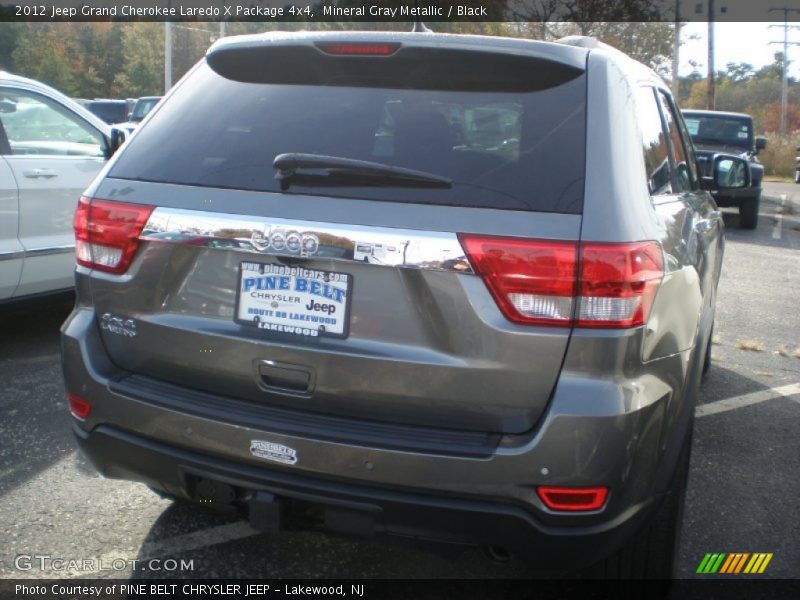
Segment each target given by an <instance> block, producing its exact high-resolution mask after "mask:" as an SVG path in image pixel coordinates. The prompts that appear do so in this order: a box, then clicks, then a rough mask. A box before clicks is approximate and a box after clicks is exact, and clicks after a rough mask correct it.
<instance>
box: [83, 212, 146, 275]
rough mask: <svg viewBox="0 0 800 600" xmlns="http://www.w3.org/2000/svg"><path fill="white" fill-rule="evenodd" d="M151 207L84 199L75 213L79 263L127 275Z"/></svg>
mask: <svg viewBox="0 0 800 600" xmlns="http://www.w3.org/2000/svg"><path fill="white" fill-rule="evenodd" d="M152 212H153V207H152V206H143V205H141V204H128V203H126V202H112V201H110V200H96V199H93V198H85V197H81V199H80V200H79V201H78V208H77V210H76V211H75V222H74V225H75V257H76V260H77V261H78V264H81V265H83V266H85V267H91V268H92V269H98V270H100V271H108V272H109V273H124V272H125V271H126V270H127V269H128V267H129V266H130V264H131V261H132V260H133V257H134V256H135V254H136V249H137V248H138V247H139V235H140V234H141V233H142V229H143V228H144V226H145V224H146V223H147V220H148V219H149V218H150V213H152Z"/></svg>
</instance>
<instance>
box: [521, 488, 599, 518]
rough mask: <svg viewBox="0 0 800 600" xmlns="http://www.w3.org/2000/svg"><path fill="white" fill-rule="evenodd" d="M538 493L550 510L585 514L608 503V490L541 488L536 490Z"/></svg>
mask: <svg viewBox="0 0 800 600" xmlns="http://www.w3.org/2000/svg"><path fill="white" fill-rule="evenodd" d="M536 493H537V494H539V498H541V500H542V502H544V505H545V506H546V507H547V508H549V509H550V510H560V511H567V512H583V511H590V510H599V509H601V508H602V507H603V505H604V504H605V503H606V498H607V497H608V488H607V487H589V488H572V487H553V486H540V487H538V488H536Z"/></svg>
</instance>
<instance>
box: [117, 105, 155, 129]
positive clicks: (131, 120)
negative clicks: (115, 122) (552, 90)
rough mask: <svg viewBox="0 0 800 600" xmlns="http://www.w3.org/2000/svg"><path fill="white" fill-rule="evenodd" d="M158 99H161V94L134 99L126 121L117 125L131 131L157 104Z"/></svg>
mask: <svg viewBox="0 0 800 600" xmlns="http://www.w3.org/2000/svg"><path fill="white" fill-rule="evenodd" d="M159 100H161V96H143V97H141V98H139V99H138V100H136V102H135V103H134V105H133V108H132V109H131V111H130V113H129V115H128V120H127V122H125V123H120V124H119V127H121V128H123V129H125V131H127V132H128V133H132V132H133V130H134V129H136V127H137V126H138V125H139V123H141V122H142V121H143V120H144V118H145V117H146V116H147V115H148V114H149V113H150V111H151V110H153V108H154V107H155V105H156V104H158V101H159Z"/></svg>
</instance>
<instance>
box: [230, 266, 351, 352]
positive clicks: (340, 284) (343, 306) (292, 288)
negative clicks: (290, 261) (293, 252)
mask: <svg viewBox="0 0 800 600" xmlns="http://www.w3.org/2000/svg"><path fill="white" fill-rule="evenodd" d="M246 277H247V278H248V279H253V280H255V283H253V281H248V282H247V285H245V279H246ZM270 279H271V280H270ZM283 279H286V282H284V281H282V280H283ZM298 280H305V282H306V283H305V286H306V287H305V288H303V286H302V285H301V284H299V283H298ZM259 281H261V283H259ZM314 284H316V285H314ZM259 286H261V287H259ZM312 290H317V291H318V292H319V293H317V292H312ZM337 290H338V291H337ZM253 293H260V294H263V297H255V296H253V295H252V294H253ZM352 293H353V276H352V275H350V274H349V273H343V272H341V271H327V270H323V269H310V268H307V267H303V266H293V265H286V264H281V263H273V262H256V261H242V262H240V263H239V270H238V273H237V279H236V304H235V306H234V313H233V320H234V322H236V323H238V324H239V325H244V326H247V327H249V328H253V329H258V330H261V331H263V332H264V333H267V334H272V333H277V334H282V335H289V336H297V337H301V338H306V339H307V338H315V337H332V338H339V339H345V338H347V337H348V336H349V334H350V308H351V303H352ZM247 294H250V296H249V297H248V296H247ZM294 299H296V300H294ZM309 301H311V304H312V305H314V304H315V303H316V305H317V308H314V307H313V306H312V308H309V307H308V305H307V304H306V302H309ZM331 307H332V308H331ZM251 309H254V310H255V311H259V312H253V310H251ZM329 311H332V312H329ZM270 312H272V313H274V314H269V313H270ZM278 313H280V314H278ZM249 315H252V317H250V316H249ZM312 317H315V318H316V319H312ZM332 319H334V320H335V323H331V322H330V321H331V320H332Z"/></svg>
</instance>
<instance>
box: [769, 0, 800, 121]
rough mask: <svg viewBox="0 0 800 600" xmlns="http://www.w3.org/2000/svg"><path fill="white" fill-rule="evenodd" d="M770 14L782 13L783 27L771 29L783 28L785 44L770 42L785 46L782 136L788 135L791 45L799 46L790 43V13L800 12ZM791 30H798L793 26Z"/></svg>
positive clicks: (782, 70)
mask: <svg viewBox="0 0 800 600" xmlns="http://www.w3.org/2000/svg"><path fill="white" fill-rule="evenodd" d="M769 12H782V13H783V25H770V27H783V42H770V44H781V43H782V44H783V61H782V62H783V64H782V65H781V67H782V68H781V135H784V134H785V133H786V128H787V122H786V113H787V111H788V109H789V74H788V71H789V45H792V46H797V45H799V44H798V43H797V42H789V29H790V26H789V13H790V12H795V13H798V12H800V9H797V8H788V7H786V6H783V7H781V8H770V9H769ZM791 29H796V27H794V26H792V27H791Z"/></svg>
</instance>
